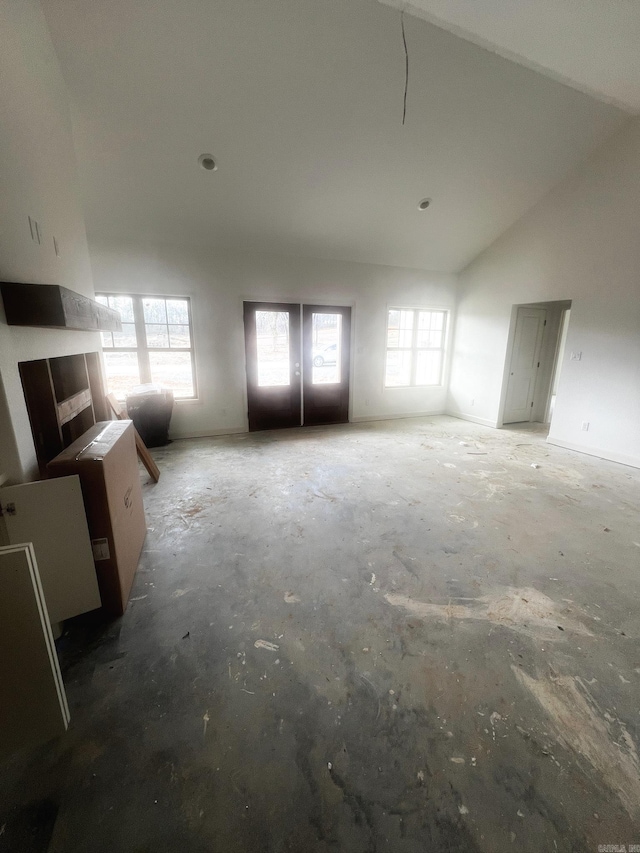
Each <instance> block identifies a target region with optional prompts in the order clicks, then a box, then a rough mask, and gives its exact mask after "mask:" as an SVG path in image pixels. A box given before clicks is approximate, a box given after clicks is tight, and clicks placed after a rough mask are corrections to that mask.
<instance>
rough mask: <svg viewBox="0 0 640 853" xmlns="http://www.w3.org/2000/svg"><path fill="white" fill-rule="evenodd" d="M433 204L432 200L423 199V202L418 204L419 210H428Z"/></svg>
mask: <svg viewBox="0 0 640 853" xmlns="http://www.w3.org/2000/svg"><path fill="white" fill-rule="evenodd" d="M430 204H431V199H430V198H423V199H422V201H419V202H418V210H426V209H427V208H428V207H429V206H430Z"/></svg>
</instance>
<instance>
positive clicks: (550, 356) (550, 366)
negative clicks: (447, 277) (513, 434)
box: [500, 300, 571, 431]
mask: <svg viewBox="0 0 640 853" xmlns="http://www.w3.org/2000/svg"><path fill="white" fill-rule="evenodd" d="M570 313H571V302H570V301H569V300H563V301H558V302H538V303H532V304H528V305H515V306H514V309H513V314H512V320H511V330H510V333H509V344H508V346H507V356H506V359H505V375H504V381H503V386H502V400H501V417H500V426H506V425H507V424H545V425H547V427H548V425H549V424H550V423H551V419H552V418H553V412H554V409H555V405H556V400H557V395H558V388H559V380H560V372H561V368H562V361H563V355H564V345H565V341H566V336H567V329H568V325H569V317H570ZM547 431H548V430H547Z"/></svg>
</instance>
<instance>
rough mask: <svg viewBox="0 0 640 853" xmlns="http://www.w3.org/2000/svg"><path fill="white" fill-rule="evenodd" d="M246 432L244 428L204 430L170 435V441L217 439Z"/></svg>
mask: <svg viewBox="0 0 640 853" xmlns="http://www.w3.org/2000/svg"><path fill="white" fill-rule="evenodd" d="M242 432H245V433H246V432H248V430H247V428H246V427H228V428H227V429H205V430H201V431H196V432H180V433H178V432H176V433H170V434H169V438H170V439H171V441H181V440H182V439H183V438H217V437H219V436H221V435H238V433H242Z"/></svg>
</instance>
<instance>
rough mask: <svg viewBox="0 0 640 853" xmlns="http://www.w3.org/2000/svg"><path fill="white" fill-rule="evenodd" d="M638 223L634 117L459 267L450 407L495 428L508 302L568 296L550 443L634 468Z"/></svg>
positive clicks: (638, 424) (638, 152) (639, 148)
mask: <svg viewBox="0 0 640 853" xmlns="http://www.w3.org/2000/svg"><path fill="white" fill-rule="evenodd" d="M639 227H640V119H637V118H636V119H633V120H631V121H630V122H629V123H628V124H627V125H626V127H625V128H624V129H623V131H621V132H620V133H619V134H617V135H616V136H615V137H614V138H613V139H612V140H611V141H610V142H608V143H607V144H606V145H605V146H603V147H602V148H601V149H600V150H599V151H598V152H596V154H595V155H594V156H593V157H592V158H590V159H589V160H588V161H587V162H586V163H585V164H584V165H583V166H582V167H581V168H580V169H579V170H578V171H577V172H576V173H575V174H573V175H572V176H571V177H570V178H569V179H568V180H566V181H564V182H563V183H562V184H560V185H559V186H558V187H557V188H556V189H555V190H553V191H552V192H551V193H549V194H548V195H547V196H546V197H545V198H544V199H543V200H542V201H541V202H540V203H539V204H538V205H536V206H535V207H534V208H533V210H531V211H530V212H529V213H528V214H527V215H526V216H525V217H523V218H522V219H521V220H520V221H519V222H518V223H516V224H515V225H514V226H513V227H512V228H511V229H509V231H507V232H506V233H505V234H504V235H503V236H502V237H501V238H500V239H499V240H497V241H496V242H495V243H494V244H493V245H492V246H491V247H490V248H489V249H487V250H486V251H485V252H484V253H482V254H481V255H480V256H479V257H478V258H477V259H476V260H475V261H474V262H473V263H472V264H471V265H470V266H469V267H467V269H466V270H464V272H463V273H462V274H461V276H460V296H459V302H458V311H457V315H458V316H457V324H456V332H455V343H454V353H453V363H452V371H451V383H450V393H449V399H448V411H449V412H450V413H451V414H457V415H462V416H463V417H469V418H472V419H477V420H480V421H481V422H484V423H488V424H491V425H495V424H496V423H498V422H499V417H500V400H501V391H502V382H503V374H504V367H505V357H506V352H507V342H508V336H509V324H510V319H511V313H512V306H513V305H515V304H523V303H530V302H544V301H551V300H560V299H570V300H571V301H572V308H571V320H570V323H569V329H568V337H567V346H566V350H565V353H564V359H563V365H562V372H561V375H560V381H559V387H558V398H557V401H556V410H555V413H554V417H553V421H552V425H551V432H550V435H549V441H550V442H552V443H555V444H560V445H562V446H566V447H570V448H574V449H577V450H582V451H584V452H587V453H592V454H594V455H598V456H603V457H605V458H608V459H612V460H616V461H621V462H626V463H628V464H632V465H638V466H640V232H639ZM572 351H574V352H577V351H580V352H582V359H581V360H580V361H576V360H570V356H571V352H572ZM472 400H473V401H474V404H472V402H471V401H472ZM583 421H586V422H588V423H589V424H590V427H589V431H588V432H584V431H582V429H581V424H582V422H583Z"/></svg>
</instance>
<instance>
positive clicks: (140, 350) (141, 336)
mask: <svg viewBox="0 0 640 853" xmlns="http://www.w3.org/2000/svg"><path fill="white" fill-rule="evenodd" d="M110 296H112V297H119V296H120V297H123V296H124V297H127V298H129V299H131V300H132V303H133V318H134V323H135V333H136V346H135V347H117V346H111V347H109V346H105V345H104V343H103V345H102V349H103V351H105V352H133V353H136V355H137V358H138V371H139V376H140V384H142V385H144V384H147V383H150V382H151V381H152V379H151V364H150V361H149V353H150V352H188V353H190V355H191V376H192V381H193V394H192V395H191V396H189V397H176V398H175V402H176V403H182V402H193V401H194V400H197V399H198V382H197V374H196V355H195V342H194V339H193V315H192V311H191V297H189V296H175V295H167V294H165V293H129V292H126V293H125V292H114V291H109V292H107V291H98V292H96V298H97V297H106V298H107V299H108V298H109V297H110ZM145 299H164V300H165V302H166V301H167V300H171V299H179V300H181V301H183V302H186V304H187V314H188V317H189V324H188V325H189V340H190V342H191V346H190V347H171V346H168V347H150V346H148V345H147V331H146V325H145V319H144V308H143V304H142V303H143V300H145ZM160 325H162V324H160ZM169 325H171V324H169V323H167V327H168V326H169ZM179 325H180V324H179ZM102 334H113V333H109V332H106V333H105V332H103V333H102ZM112 340H113V338H112Z"/></svg>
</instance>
